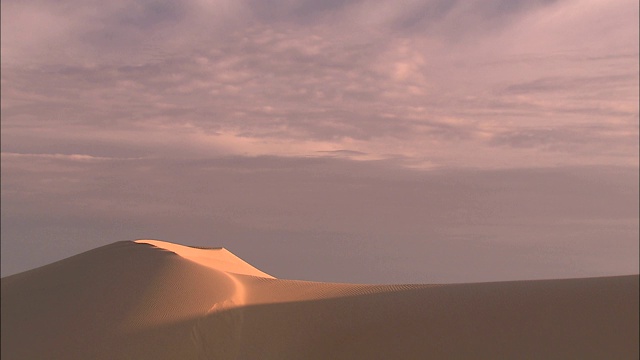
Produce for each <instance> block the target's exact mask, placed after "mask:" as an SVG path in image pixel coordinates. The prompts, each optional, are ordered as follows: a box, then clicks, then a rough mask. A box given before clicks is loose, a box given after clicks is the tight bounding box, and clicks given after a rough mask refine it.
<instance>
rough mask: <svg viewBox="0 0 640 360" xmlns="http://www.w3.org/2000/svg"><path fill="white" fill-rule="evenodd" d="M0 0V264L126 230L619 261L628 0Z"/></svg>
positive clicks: (262, 256) (529, 263) (630, 231)
mask: <svg viewBox="0 0 640 360" xmlns="http://www.w3.org/2000/svg"><path fill="white" fill-rule="evenodd" d="M1 7H2V8H1V10H2V12H1V14H2V15H1V16H2V18H1V27H2V28H1V116H2V118H1V140H2V141H1V150H2V155H1V161H2V183H1V187H2V209H1V210H2V242H1V243H2V263H1V264H2V276H7V275H11V274H14V273H17V272H21V271H25V270H28V269H31V268H35V267H38V266H42V265H44V264H47V263H50V262H53V261H57V260H60V259H63V258H66V257H68V256H71V255H75V254H77V253H79V252H82V251H87V250H90V249H93V248H95V247H98V246H102V245H106V244H109V243H112V242H115V241H120V240H133V239H138V238H155V239H161V240H166V241H172V242H177V243H181V244H185V245H197V246H212V247H215V246H224V247H226V248H227V249H229V250H230V251H232V252H234V253H235V254H236V255H238V256H240V257H241V258H243V259H245V260H247V261H248V262H250V263H252V264H254V265H255V266H257V267H259V268H261V269H262V270H264V271H265V272H267V273H270V274H272V275H274V276H276V277H281V278H292V279H293V278H296V279H306V280H315V281H339V282H368V283H385V282H395V283H428V282H433V283H436V282H473V281H496V280H514V279H535V278H554V277H584V276H603V275H616V274H630V273H638V263H639V260H638V235H639V230H638V227H639V225H638V223H639V221H638V217H639V215H638V195H639V190H638V166H639V164H638V163H639V155H638V153H639V140H638V138H639V131H638V128H639V107H638V100H639V88H640V86H639V40H638V39H639V34H638V27H639V20H638V10H639V9H638V7H639V4H638V2H637V1H635V0H612V1H604V0H557V1H553V0H540V1H535V0H529V1H520V0H478V1H456V0H446V1H445V0H419V1H417V0H406V1H393V2H391V1H378V0H370V1H365V0H352V1H348V0H330V1H310V0H283V1H266V0H237V1H229V0H210V1H205V0H185V1H180V2H175V1H132V0H119V1H111V2H103V1H79V0H62V1H55V2H53V1H38V0H21V1H17V0H3V1H2V3H1Z"/></svg>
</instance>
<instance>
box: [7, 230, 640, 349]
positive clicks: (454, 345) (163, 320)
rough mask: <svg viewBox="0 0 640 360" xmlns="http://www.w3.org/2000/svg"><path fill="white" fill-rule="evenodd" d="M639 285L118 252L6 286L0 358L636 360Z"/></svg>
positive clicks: (143, 248)
mask: <svg viewBox="0 0 640 360" xmlns="http://www.w3.org/2000/svg"><path fill="white" fill-rule="evenodd" d="M283 251H285V250H283ZM327 260H328V261H330V259H327ZM638 281H639V279H638V275H630V276H617V277H602V278H586V279H562V280H539V281H512V282H494V283H475V284H451V285H362V284H337V283H318V282H307V281H298V280H282V279H276V278H274V277H273V276H271V275H268V274H267V273H265V272H263V271H261V270H259V269H256V268H255V267H253V266H251V265H250V264H248V263H246V262H244V261H243V260H242V259H240V258H238V257H237V256H235V255H234V254H232V253H231V252H229V251H228V250H226V249H223V248H211V249H203V248H192V247H187V246H182V245H178V244H172V243H168V242H163V241H157V240H138V241H136V242H130V241H124V242H117V243H114V244H111V245H107V246H104V247H100V248H97V249H94V250H91V251H88V252H85V253H82V254H79V255H76V256H73V257H70V258H68V259H65V260H62V261H59V262H56V263H53V264H50V265H47V266H43V267H41V268H37V269H34V270H31V271H27V272H23V273H20V274H16V275H12V276H8V277H5V278H2V292H1V296H2V298H1V300H2V359H637V358H638V356H639V353H638V344H639V341H638V338H639V330H638V328H639V327H638V320H639V318H638V305H639V304H638V302H639V300H638V299H639V295H638V289H639V286H638Z"/></svg>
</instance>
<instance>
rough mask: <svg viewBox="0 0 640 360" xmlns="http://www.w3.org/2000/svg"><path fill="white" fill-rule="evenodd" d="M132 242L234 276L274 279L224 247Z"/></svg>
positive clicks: (144, 241) (143, 241)
mask: <svg viewBox="0 0 640 360" xmlns="http://www.w3.org/2000/svg"><path fill="white" fill-rule="evenodd" d="M134 242H135V243H137V244H148V245H152V246H155V247H156V248H159V249H163V250H167V251H171V252H173V253H175V254H176V255H178V256H181V257H183V258H185V259H187V260H190V261H192V262H195V263H197V264H200V265H202V266H206V267H208V268H212V269H215V270H220V271H224V272H230V273H234V274H242V275H251V276H258V277H264V278H271V279H273V278H274V277H273V276H271V275H269V274H267V273H265V272H263V271H261V270H259V269H257V268H255V267H254V266H252V265H251V264H249V263H247V262H246V261H244V260H242V259H241V258H239V257H238V256H236V255H235V254H233V253H232V252H230V251H229V250H227V249H225V248H224V247H196V246H186V245H180V244H176V243H172V242H168V241H162V240H153V239H139V240H135V241H134Z"/></svg>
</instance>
